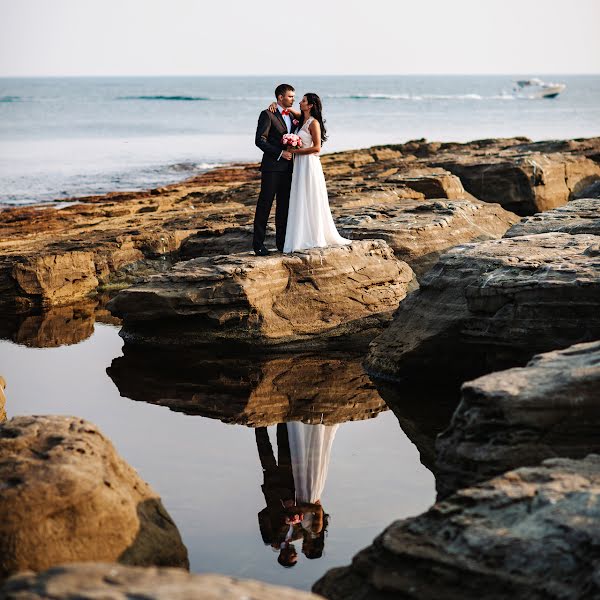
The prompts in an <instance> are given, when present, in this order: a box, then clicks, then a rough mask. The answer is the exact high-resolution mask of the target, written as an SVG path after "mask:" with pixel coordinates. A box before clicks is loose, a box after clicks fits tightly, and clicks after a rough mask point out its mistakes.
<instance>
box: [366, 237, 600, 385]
mask: <svg viewBox="0 0 600 600" xmlns="http://www.w3.org/2000/svg"><path fill="white" fill-rule="evenodd" d="M599 242H600V238H599V237H598V236H594V235H570V234H565V233H546V234H539V235H530V236H521V237H514V238H505V239H501V240H491V241H488V242H482V243H480V244H465V245H464V246H458V247H457V248H454V249H453V250H451V251H449V252H447V253H446V254H444V255H443V256H442V257H441V258H440V261H439V262H438V263H437V265H436V266H435V267H434V268H433V269H432V270H431V271H430V272H429V273H428V274H427V275H426V276H425V277H424V278H423V281H422V282H421V288H420V289H419V290H418V291H417V292H415V293H413V294H410V296H409V297H408V298H407V299H406V300H405V301H404V302H402V304H401V305H400V307H399V308H398V310H397V312H396V314H395V316H394V320H393V322H392V324H391V325H390V327H388V328H387V329H386V330H385V331H384V332H383V333H382V334H381V335H380V336H379V337H377V338H376V339H375V340H374V341H373V342H372V343H371V349H370V352H369V355H368V357H367V360H366V366H367V371H368V372H369V373H370V374H372V375H373V374H374V375H376V376H379V377H388V378H392V379H399V378H401V377H403V376H411V375H414V374H415V373H417V372H422V373H423V372H424V373H430V372H431V370H432V369H433V370H434V372H436V373H438V374H439V375H440V376H441V373H442V372H443V371H445V372H447V373H450V374H455V375H456V374H459V375H461V376H463V380H464V379H466V378H468V377H473V376H479V375H481V374H483V373H485V372H489V371H490V370H493V369H498V368H507V367H512V366H521V365H524V364H525V363H526V362H527V360H529V359H530V358H531V357H532V356H533V355H534V354H535V353H538V352H547V351H549V350H553V349H555V348H564V347H566V346H569V345H571V344H574V343H579V342H585V341H591V340H594V339H598V338H600V246H599Z"/></svg>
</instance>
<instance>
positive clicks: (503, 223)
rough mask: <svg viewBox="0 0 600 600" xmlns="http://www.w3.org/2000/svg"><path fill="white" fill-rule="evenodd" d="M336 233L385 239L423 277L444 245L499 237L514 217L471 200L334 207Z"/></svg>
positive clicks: (397, 254)
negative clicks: (342, 209) (347, 208)
mask: <svg viewBox="0 0 600 600" xmlns="http://www.w3.org/2000/svg"><path fill="white" fill-rule="evenodd" d="M337 214H338V215H339V216H338V219H337V225H338V228H339V230H340V233H341V234H342V235H344V236H346V237H348V238H351V239H367V238H376V239H383V240H385V241H386V242H387V243H388V244H389V245H390V246H391V247H392V248H393V250H394V254H395V255H396V256H397V257H398V258H399V259H400V260H403V261H405V262H407V263H408V264H409V265H410V266H411V268H412V269H413V270H414V271H415V273H416V274H417V276H418V277H421V276H423V275H424V274H425V273H427V271H429V269H431V268H432V267H433V266H434V265H435V263H436V262H437V261H438V259H439V257H440V255H441V254H442V253H444V252H446V251H447V250H448V249H450V248H453V247H454V246H457V245H459V244H464V243H465V242H473V241H482V240H489V239H496V238H499V237H502V235H503V234H504V232H505V231H506V230H507V229H508V228H509V227H510V226H511V225H513V224H514V223H516V222H517V221H518V217H517V216H516V215H514V214H512V213H510V212H508V211H506V210H504V209H503V208H502V207H501V206H499V205H498V204H489V203H486V202H478V201H476V200H475V201H473V200H466V199H462V200H404V201H402V202H398V203H396V204H394V205H384V204H380V205H371V206H365V207H360V208H357V207H352V208H350V209H349V210H347V211H341V210H338V211H337Z"/></svg>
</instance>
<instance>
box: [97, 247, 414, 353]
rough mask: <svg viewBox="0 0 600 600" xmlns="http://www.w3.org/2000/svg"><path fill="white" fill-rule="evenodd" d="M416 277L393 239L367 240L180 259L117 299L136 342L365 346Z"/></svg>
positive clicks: (128, 335)
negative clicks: (349, 342) (351, 341)
mask: <svg viewBox="0 0 600 600" xmlns="http://www.w3.org/2000/svg"><path fill="white" fill-rule="evenodd" d="M415 286H416V280H415V277H414V273H413V272H412V270H411V269H410V267H409V266H408V265H407V264H406V263H403V262H401V261H399V260H396V259H395V258H394V255H393V252H392V251H391V250H390V248H389V247H388V246H387V244H386V243H385V242H383V241H380V240H379V241H378V240H369V241H367V240H365V241H360V242H353V243H352V244H351V245H348V246H332V247H329V248H316V249H312V250H307V251H302V252H297V253H294V254H273V255H272V256H269V257H257V256H254V255H253V254H250V253H247V254H233V255H229V256H215V257H210V258H198V259H193V260H190V261H187V262H185V263H180V264H178V265H176V266H175V267H174V268H173V269H172V270H171V271H169V272H167V273H165V274H164V275H159V276H155V277H152V278H150V279H149V280H148V281H147V283H143V284H140V285H137V286H134V287H132V288H129V289H127V290H123V291H122V292H120V293H119V294H118V295H117V296H116V297H115V298H114V299H113V300H112V301H111V302H110V303H109V304H108V308H109V309H110V310H111V312H112V313H113V314H114V315H117V316H119V317H122V318H123V321H124V328H123V331H122V336H123V337H124V339H125V340H126V341H128V342H132V343H143V344H150V345H205V344H207V343H209V344H214V342H215V341H226V340H229V341H232V340H235V341H237V342H240V343H246V344H251V345H275V344H279V345H281V344H286V345H290V344H294V343H301V342H311V343H313V342H314V343H321V342H322V343H329V341H332V340H333V341H335V339H336V338H338V337H339V336H342V335H343V336H345V337H346V338H352V336H355V337H357V339H359V340H360V342H361V343H362V342H364V340H365V336H372V335H373V330H374V328H378V327H380V326H381V324H382V323H384V322H386V321H387V320H388V319H389V318H390V316H391V313H392V312H393V311H394V310H395V308H396V307H397V306H398V303H399V302H400V301H401V300H402V299H403V298H404V297H405V296H406V294H407V292H408V291H410V290H411V289H414V288H415Z"/></svg>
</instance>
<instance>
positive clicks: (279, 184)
mask: <svg viewBox="0 0 600 600" xmlns="http://www.w3.org/2000/svg"><path fill="white" fill-rule="evenodd" d="M291 167H292V166H291V165H290V168H289V169H286V170H285V171H263V172H262V175H261V181H260V194H259V195H258V201H257V203H256V212H255V214H254V237H253V240H252V247H253V248H254V250H258V249H259V248H260V247H261V246H262V245H263V244H264V242H265V236H266V234H267V222H268V220H269V215H270V213H271V207H272V206H273V200H274V199H275V198H277V200H276V204H275V245H276V246H277V249H278V250H280V251H283V245H284V243H285V230H286V227H287V220H288V210H289V207H290V189H291V187H292V168H291Z"/></svg>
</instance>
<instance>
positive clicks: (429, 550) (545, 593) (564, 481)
mask: <svg viewBox="0 0 600 600" xmlns="http://www.w3.org/2000/svg"><path fill="white" fill-rule="evenodd" d="M599 519H600V456H598V455H589V456H588V457H587V458H586V459H584V460H570V459H550V460H547V461H545V462H544V463H543V464H542V465H541V466H538V467H529V468H522V469H518V470H516V471H509V472H508V473H505V474H504V475H502V476H500V477H497V478H495V479H492V480H491V481H488V482H486V483H482V484H480V485H478V486H475V487H470V488H466V489H463V490H460V491H459V492H457V493H456V494H455V495H453V496H451V497H450V498H448V499H447V500H445V501H444V502H438V503H437V504H435V505H434V506H433V507H432V508H431V509H430V510H429V511H427V512H426V513H424V514H423V515H421V516H418V517H414V518H409V519H405V520H402V521H396V522H395V523H393V524H392V525H390V526H389V527H388V528H387V529H386V530H385V531H384V532H383V533H382V534H381V535H380V536H379V537H377V538H376V539H375V540H374V542H373V544H372V545H371V546H369V547H368V548H366V549H365V550H362V551H361V552H359V553H358V554H357V555H356V556H355V557H354V559H353V561H352V564H351V565H350V566H348V567H342V568H338V569H333V570H331V571H329V572H328V573H326V574H325V576H324V577H323V578H322V579H320V580H319V581H318V582H317V583H316V584H315V585H314V587H313V591H315V592H316V593H318V594H322V595H323V596H325V597H326V598H329V599H330V600H338V599H340V600H341V599H342V598H343V599H344V600H358V599H360V600H368V599H371V598H373V599H377V600H384V599H386V598H390V599H391V598H419V600H428V599H436V600H437V599H439V598H457V599H458V598H460V599H461V600H470V599H471V598H472V599H477V600H479V599H480V598H485V599H486V600H501V599H502V600H504V599H505V598H514V599H515V600H517V599H523V600H525V599H526V600H542V599H544V600H548V599H556V600H558V599H561V600H571V599H572V600H579V599H581V598H596V597H599V596H600V581H599V580H598V564H599V560H600V554H599V551H598V548H599V547H600V528H599V527H598V520H599Z"/></svg>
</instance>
